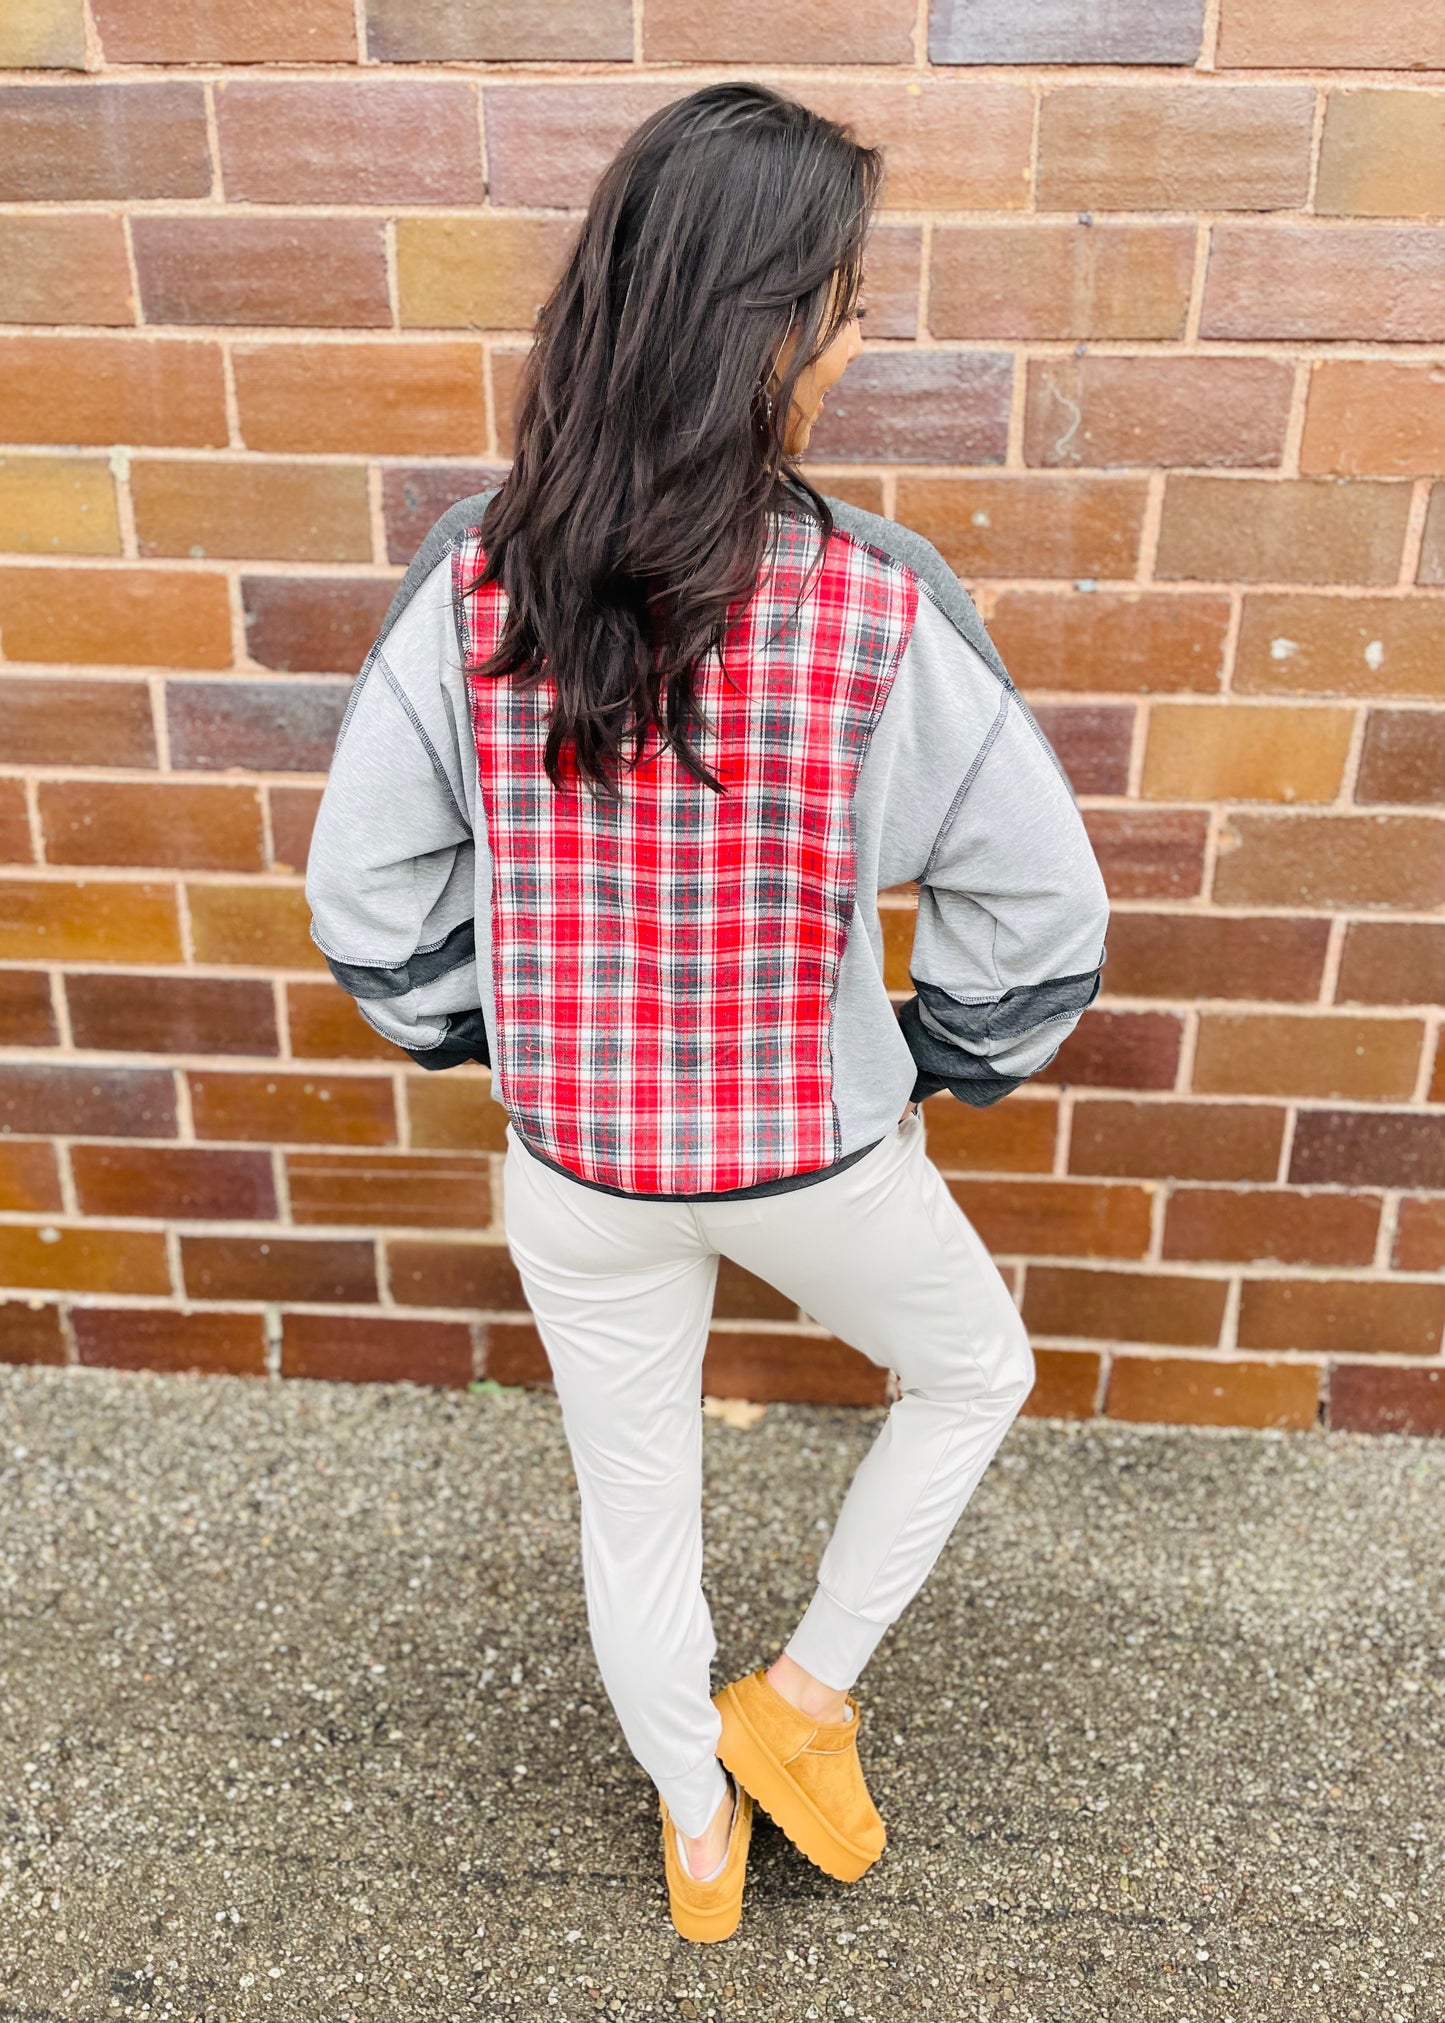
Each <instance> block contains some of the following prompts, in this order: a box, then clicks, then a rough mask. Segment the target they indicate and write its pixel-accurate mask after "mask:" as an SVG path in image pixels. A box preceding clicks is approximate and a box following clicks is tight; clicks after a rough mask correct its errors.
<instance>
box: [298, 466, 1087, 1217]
mask: <svg viewBox="0 0 1445 2023" xmlns="http://www.w3.org/2000/svg"><path fill="white" fill-rule="evenodd" d="M489 496H490V495H489V494H482V495H481V496H479V497H477V498H472V499H465V500H463V501H461V503H460V504H458V505H457V506H455V507H453V508H452V509H451V510H450V511H449V512H448V513H446V514H445V515H444V516H443V517H442V519H441V520H439V521H438V523H437V524H436V526H435V527H434V528H433V529H432V531H431V533H430V534H429V535H428V537H427V539H426V541H425V542H424V543H423V545H422V547H421V549H420V551H419V553H418V554H417V556H416V557H415V559H414V560H413V562H412V564H411V567H410V568H409V569H408V570H407V572H406V576H405V578H404V580H403V581H402V583H401V584H400V586H399V587H398V590H397V594H396V597H395V599H394V600H393V603H392V606H391V609H390V610H389V612H388V613H387V616H386V619H385V621H384V623H383V625H382V628H381V632H380V634H379V636H378V638H377V640H376V642H375V644H374V645H373V647H372V649H371V651H370V652H369V654H368V655H367V658H366V661H365V664H364V665H363V667H362V669H361V672H360V675H359V676H358V678H357V681H356V685H355V688H354V689H353V691H352V695H351V698H350V701H349V703H348V706H347V710H346V714H345V717H344V719H343V722H342V725H341V730H340V733H339V735H338V738H337V743H336V751H335V756H334V759H333V762H332V766H331V772H330V776H329V778H328V780H327V785H326V791H325V794H324V795H323V797H322V803H321V810H320V815H319V818H318V821H317V825H316V832H315V838H314V841H313V843H312V847H311V855H310V860H309V865H308V869H307V877H306V892H307V898H308V900H309V903H310V906H311V910H312V929H311V931H312V935H313V938H314V939H315V941H316V944H317V946H318V947H319V948H320V949H321V951H322V953H323V954H324V955H325V956H326V959H327V961H328V963H329V964H330V966H331V970H332V974H333V975H334V976H335V978H336V980H337V982H338V983H339V984H340V985H341V987H342V988H343V989H344V990H346V991H349V992H350V993H351V994H352V995H353V996H354V997H355V998H356V999H357V1001H358V1003H359V1005H360V1008H361V1011H362V1014H363V1016H364V1017H365V1018H366V1019H367V1020H368V1021H369V1023H370V1024H371V1025H372V1026H374V1027H375V1029H376V1030H377V1031H378V1032H379V1033H382V1034H383V1035H384V1036H385V1037H386V1038H387V1039H389V1040H391V1041H393V1042H394V1043H395V1044H396V1045H397V1046H398V1047H400V1048H402V1049H403V1050H404V1051H405V1052H406V1053H407V1054H409V1055H410V1056H411V1058H412V1059H413V1060H415V1061H417V1062H419V1063H420V1064H421V1065H422V1066H423V1067H426V1068H437V1069H445V1068H449V1067H454V1066H457V1065H459V1064H460V1063H462V1062H464V1061H481V1062H486V1063H488V1064H489V1065H490V1067H491V1070H492V1081H491V1092H492V1096H493V1099H494V1100H495V1101H496V1102H497V1103H499V1104H500V1105H501V1106H502V1107H503V1109H505V1111H506V1112H507V1113H508V1115H509V1117H510V1119H511V1122H512V1126H513V1129H514V1131H515V1133H516V1135H517V1137H518V1138H519V1139H520V1140H521V1143H522V1144H523V1145H524V1146H525V1148H526V1149H527V1150H528V1151H529V1152H530V1153H532V1154H533V1156H535V1157H536V1158H538V1159H540V1160H542V1161H543V1162H544V1163H546V1164H548V1165H550V1166H553V1167H554V1168H556V1169H557V1170H558V1171H560V1172H563V1173H565V1174H567V1175H568V1176H570V1177H571V1178H573V1179H575V1180H577V1181H580V1182H582V1183H583V1184H584V1185H587V1186H591V1187H596V1188H600V1189H602V1190H603V1191H605V1192H608V1193H613V1194H624V1195H640V1196H646V1197H649V1198H652V1199H658V1198H661V1199H667V1200H716V1199H719V1198H722V1197H727V1198H733V1197H743V1196H749V1195H755V1194H770V1193H777V1192H782V1191H785V1190H787V1189H790V1188H793V1187H798V1186H806V1185H809V1184H811V1183H814V1182H816V1181H819V1180H822V1179H824V1178H826V1177H827V1176H828V1175H829V1174H830V1173H835V1172H839V1171H841V1170H842V1169H843V1168H844V1167H846V1166H849V1165H851V1164H852V1163H853V1162H854V1161H855V1160H857V1159H861V1158H862V1157H863V1156H864V1155H865V1154H866V1153H867V1152H869V1151H871V1150H872V1148H873V1147H874V1146H875V1145H876V1144H878V1142H879V1141H880V1140H881V1139H882V1138H883V1137H885V1136H886V1135H887V1134H888V1133H889V1132H890V1131H892V1129H893V1128H894V1126H895V1125H896V1124H897V1122H898V1118H899V1116H900V1114H901V1112H902V1110H903V1108H904V1105H905V1104H906V1103H907V1102H908V1101H909V1100H910V1099H915V1100H916V1099H919V1098H921V1097H923V1096H927V1095H930V1094H933V1093H934V1092H936V1091H938V1090H941V1089H948V1090H951V1091H952V1093H953V1094H954V1095H955V1096H958V1097H960V1098H961V1099H962V1100H963V1101H964V1102H966V1103H971V1104H976V1105H984V1104H989V1103H994V1102H997V1101H998V1100H999V1098H1000V1097H1003V1096H1006V1095H1008V1094H1009V1092H1010V1091H1011V1090H1013V1089H1016V1088H1018V1086H1019V1085H1020V1083H1021V1082H1023V1081H1024V1080H1025V1079H1026V1078H1027V1077H1028V1076H1030V1075H1032V1074H1035V1073H1037V1071H1038V1070H1039V1069H1040V1068H1042V1067H1044V1066H1045V1065H1046V1064H1047V1063H1048V1062H1049V1061H1050V1060H1052V1058H1053V1056H1054V1054H1055V1053H1056V1052H1057V1051H1058V1048H1059V1046H1060V1044H1061V1042H1062V1041H1063V1040H1064V1038H1065V1037H1066V1036H1067V1034H1068V1033H1069V1032H1070V1031H1072V1029H1073V1027H1074V1026H1075V1024H1076V1023H1077V1022H1078V1019H1079V1016H1080V1014H1081V1013H1082V1012H1083V1010H1084V1009H1085V1007H1086V1006H1087V1005H1089V1004H1090V1003H1091V1002H1092V1001H1093V999H1094V997H1095V996H1096V995H1097V993H1098V990H1099V986H1100V969H1101V965H1102V964H1103V961H1104V956H1105V948H1104V934H1105V928H1106V925H1107V919H1108V902H1107V899H1106V896H1105V891H1104V884H1103V880H1102V878H1101V876H1100V873H1099V868H1098V865H1097V863H1096V861H1095V858H1094V854H1093V851H1092V849H1091V847H1090V844H1089V840H1088V837H1087V835H1086V833H1085V830H1084V825H1083V821H1082V819H1081V817H1080V814H1079V810H1078V807H1077V805H1076V803H1075V800H1074V796H1073V793H1072V790H1071V788H1070V786H1069V782H1068V780H1067V779H1066V777H1065V775H1064V773H1063V770H1062V768H1061V767H1060V765H1059V763H1058V760H1057V758H1056V757H1055V755H1054V753H1053V751H1052V749H1051V747H1050V746H1049V743H1048V741H1047V739H1046V738H1045V736H1044V734H1043V732H1042V731H1041V730H1040V728H1039V726H1038V724H1037V723H1036V722H1035V720H1034V718H1033V716H1032V714H1031V713H1030V711H1029V709H1028V707H1027V706H1026V704H1025V703H1024V701H1023V699H1022V698H1021V697H1020V695H1019V693H1018V691H1017V689H1016V688H1015V687H1014V685H1013V683H1012V681H1011V680H1010V679H1009V676H1008V674H1007V672H1006V671H1005V668H1004V666H1003V663H1002V661H1001V660H1000V658H999V656H998V653H997V652H996V650H995V648H994V646H993V643H992V641H991V640H990V639H989V637H988V634H987V632H986V631H985V629H984V626H983V624H982V622H981V620H980V618H979V616H978V613H977V611H976V610H975V609H974V606H973V604H972V602H971V601H970V599H969V598H968V596H967V595H966V593H965V592H964V591H963V589H962V588H961V587H960V585H959V583H958V580H957V578H956V577H955V576H954V575H953V573H952V571H951V570H950V569H949V568H948V567H947V565H946V564H945V563H944V561H943V559H942V557H941V556H940V555H939V554H938V553H937V551H936V550H935V549H933V548H932V547H931V546H930V545H929V544H928V543H927V542H926V541H924V540H922V539H921V538H920V537H919V536H918V535H917V534H914V533H912V532H910V531H909V530H908V529H906V528H904V527H901V526H899V525H897V524H896V523H895V522H893V521H890V520H886V519H882V518H879V517H878V516H876V515H874V514H872V513H866V512H863V511H861V510H860V509H859V508H857V507H854V506H850V505H847V504H845V503H844V502H843V501H841V500H836V499H833V500H830V501H829V504H830V506H831V507H832V510H833V513H834V515H835V517H836V521H837V526H836V531H835V533H834V534H833V536H832V538H831V539H830V540H829V541H828V543H827V544H826V549H825V550H823V551H822V552H821V553H820V535H819V530H818V529H817V527H816V525H815V524H814V523H813V522H812V521H811V520H810V519H808V518H807V517H806V516H805V515H803V514H802V513H798V512H794V511H793V510H792V509H791V507H789V508H788V509H786V510H784V511H782V512H779V513H778V514H776V515H774V516H773V518H772V520H771V521H770V537H769V543H768V550H767V556H766V559H765V563H764V567H763V571H762V574H761V576H760V578H759V582H758V587H757V589H756V591H755V593H754V595H753V597H752V598H751V600H748V601H747V602H746V603H745V604H744V605H743V606H742V607H740V608H739V609H737V610H736V612H735V615H734V621H733V623H732V624H731V625H730V628H729V631H728V634H727V637H726V639H725V641H724V643H723V647H722V649H721V652H720V653H719V654H718V655H717V656H715V657H713V658H712V659H710V660H709V661H708V662H707V663H705V664H704V666H703V667H701V668H700V669H699V672H698V678H697V696H698V701H699V705H700V708H701V712H702V724H703V728H702V729H701V730H700V731H699V732H698V733H697V734H695V736H694V740H693V742H694V745H695V748H696V750H697V751H698V753H699V755H700V756H701V757H702V759H703V760H704V761H705V762H706V764H707V765H708V766H709V767H710V768H711V770H712V771H713V772H714V774H715V775H716V776H717V777H718V778H719V780H720V781H721V782H722V784H723V786H724V788H725V792H723V793H721V794H719V793H717V792H716V791H715V790H713V789H711V788H709V787H707V786H705V785H704V784H703V783H701V782H699V781H697V780H696V779H694V778H693V776H692V775H691V774H689V773H688V772H687V771H686V770H685V768H683V767H682V766H681V764H680V763H679V762H678V761H677V759H676V757H675V755H674V754H673V753H672V752H670V751H664V750H662V749H661V742H660V739H659V738H658V735H657V733H656V731H655V730H653V731H652V732H650V733H649V738H648V742H647V745H646V746H645V747H644V753H643V757H642V760H641V762H640V763H639V764H638V765H637V766H636V767H634V768H632V769H631V770H628V771H624V772H623V773H622V774H621V777H620V785H621V798H620V800H617V801H612V800H609V798H608V797H607V796H606V795H605V794H603V793H602V792H601V791H600V790H595V789H593V788H591V787H589V786H586V785H585V784H582V785H579V784H578V780H577V776H576V774H575V771H574V772H573V774H572V775H571V777H570V778H569V780H568V783H567V788H566V791H562V792H559V791H558V790H557V789H556V788H554V787H553V786H552V784H551V782H550V780H549V779H548V778H547V775H546V773H545V771H544V769H543V765H542V751H543V747H544V745H545V742H546V735H547V718H548V711H549V709H550V705H551V697H552V685H551V681H550V678H546V679H544V680H543V681H542V682H540V683H538V684H536V685H535V686H532V687H529V688H523V687H521V686H520V685H519V684H518V683H517V682H515V681H513V680H493V679H491V678H488V677H485V676H482V675H480V674H479V673H478V670H479V668H480V667H481V666H482V664H483V663H484V662H485V660H486V658H487V656H488V655H489V653H490V652H491V651H492V650H493V648H494V646H495V644H496V642H497V638H498V636H499V634H500V631H501V626H502V623H503V621H504V618H505V615H506V605H505V598H504V593H503V592H502V591H501V590H500V588H499V587H498V586H496V585H487V586H483V587H481V588H479V589H477V588H473V587H472V586H473V584H474V582H475V578H476V576H477V574H478V572H479V568H480V564H481V561H482V549H481V534H480V527H479V522H480V519H481V516H482V512H483V510H484V508H485V506H486V503H487V499H488V497H489ZM910 880H916V881H917V883H918V886H919V903H918V913H917V919H916V922H915V924H914V927H913V939H912V948H911V955H910V961H909V974H910V980H911V982H912V985H913V992H914V995H912V996H911V997H910V998H909V999H908V1001H907V1002H906V1003H905V1004H904V1005H902V1007H901V1008H899V1009H897V1010H895V1008H894V1006H893V1004H892V1002H891V1000H890V998H889V996H888V992H887V989H886V987H885V984H884V948H883V934H882V927H881V924H880V920H879V914H878V905H877V895H878V893H879V892H880V891H882V890H885V889H887V888H888V887H891V886H898V885H902V884H905V883H907V882H909V881H910Z"/></svg>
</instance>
